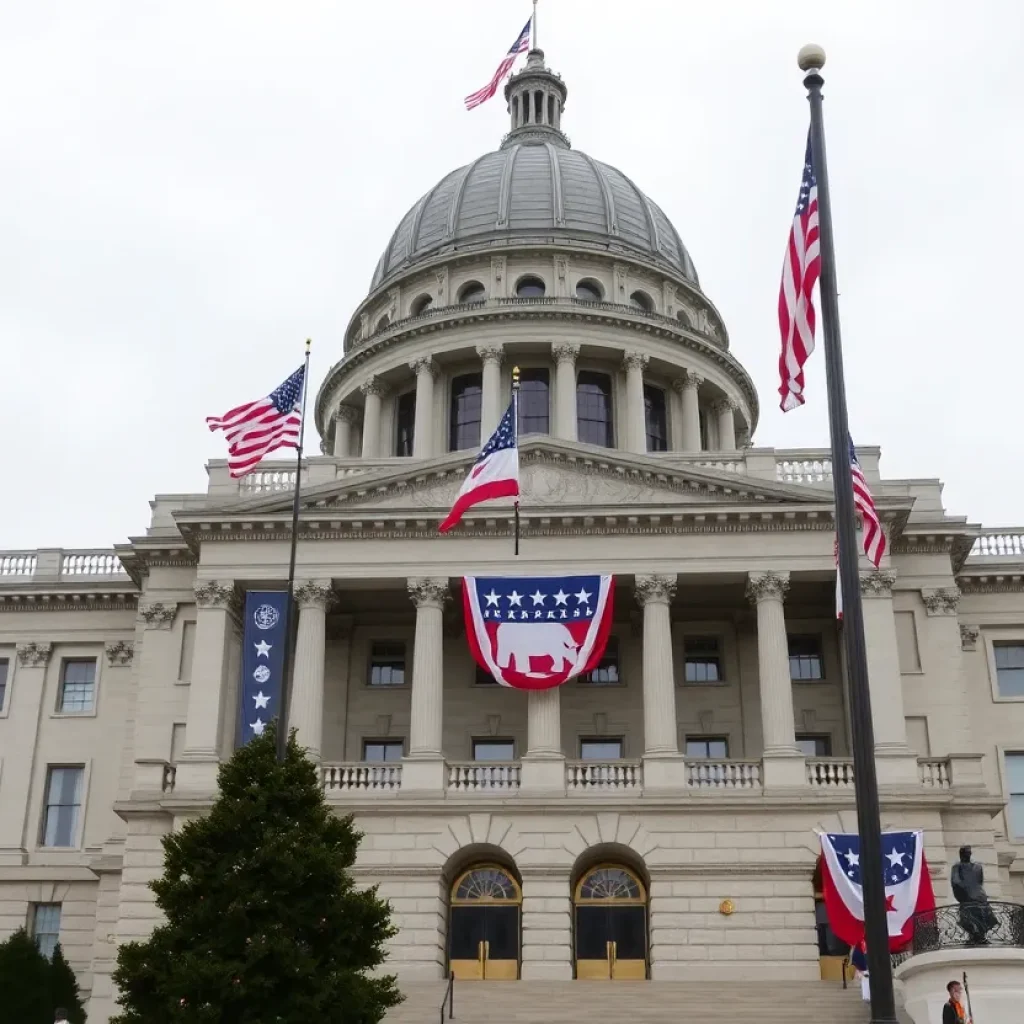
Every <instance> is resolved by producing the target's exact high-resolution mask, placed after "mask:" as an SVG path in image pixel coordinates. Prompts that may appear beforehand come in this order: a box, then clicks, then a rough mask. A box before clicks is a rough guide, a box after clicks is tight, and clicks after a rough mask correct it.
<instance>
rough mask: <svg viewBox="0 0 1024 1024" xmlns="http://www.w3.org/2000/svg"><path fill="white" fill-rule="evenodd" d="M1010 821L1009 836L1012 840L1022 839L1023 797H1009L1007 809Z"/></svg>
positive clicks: (1023, 825)
mask: <svg viewBox="0 0 1024 1024" xmlns="http://www.w3.org/2000/svg"><path fill="white" fill-rule="evenodd" d="M1007 817H1008V818H1009V819H1010V834H1011V836H1012V837H1013V838H1014V839H1024V796H1011V797H1010V804H1009V807H1008V809H1007Z"/></svg>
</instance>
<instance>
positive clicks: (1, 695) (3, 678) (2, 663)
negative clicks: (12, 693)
mask: <svg viewBox="0 0 1024 1024" xmlns="http://www.w3.org/2000/svg"><path fill="white" fill-rule="evenodd" d="M9 665H10V662H9V661H8V660H7V658H0V711H3V709H4V702H5V701H6V700H7V669H8V666H9Z"/></svg>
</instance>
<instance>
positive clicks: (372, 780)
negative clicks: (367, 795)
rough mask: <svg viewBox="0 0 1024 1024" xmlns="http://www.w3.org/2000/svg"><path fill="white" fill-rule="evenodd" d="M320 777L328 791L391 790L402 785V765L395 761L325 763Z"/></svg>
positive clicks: (375, 791)
mask: <svg viewBox="0 0 1024 1024" xmlns="http://www.w3.org/2000/svg"><path fill="white" fill-rule="evenodd" d="M320 779H321V782H322V784H323V788H324V791H325V792H328V793H333V792H345V793H352V792H374V793H381V792H384V791H388V792H391V791H397V790H399V789H400V788H401V786H402V766H401V764H397V763H394V762H392V763H388V762H383V763H373V764H367V763H362V764H359V763H355V762H353V763H349V764H324V765H321V766H320Z"/></svg>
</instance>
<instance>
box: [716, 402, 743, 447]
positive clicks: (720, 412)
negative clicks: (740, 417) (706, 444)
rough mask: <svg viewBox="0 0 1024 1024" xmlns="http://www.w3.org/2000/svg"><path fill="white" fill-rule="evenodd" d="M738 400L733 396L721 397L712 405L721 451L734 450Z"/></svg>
mask: <svg viewBox="0 0 1024 1024" xmlns="http://www.w3.org/2000/svg"><path fill="white" fill-rule="evenodd" d="M739 407H740V406H739V402H737V401H736V400H735V399H733V398H722V399H720V400H719V401H717V402H716V403H715V404H714V406H713V407H712V411H713V412H714V414H715V416H716V417H717V419H718V447H719V449H720V450H721V451H723V452H734V451H736V411H737V410H738V409H739Z"/></svg>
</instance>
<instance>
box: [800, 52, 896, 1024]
mask: <svg viewBox="0 0 1024 1024" xmlns="http://www.w3.org/2000/svg"><path fill="white" fill-rule="evenodd" d="M797 63H798V64H799V66H800V70H801V71H803V72H804V85H805V86H806V87H807V98H808V101H809V103H810V108H811V151H812V154H813V167H814V174H815V178H816V181H817V185H818V226H819V232H820V243H821V279H820V294H821V318H822V321H823V324H822V326H823V335H824V348H825V373H826V379H827V385H828V414H829V431H830V433H831V435H832V481H833V486H834V488H835V501H836V534H837V536H838V539H839V573H840V580H841V585H842V596H843V628H842V635H843V641H844V649H845V652H846V661H847V670H848V672H849V682H850V723H851V731H852V734H853V736H852V738H853V779H854V792H855V796H856V801H857V826H858V831H859V833H860V866H861V878H862V880H863V886H864V937H865V939H866V941H867V947H868V948H867V960H868V976H869V977H870V979H871V1021H872V1024H896V1003H895V995H894V992H893V980H892V962H891V961H890V959H889V927H888V921H887V918H886V901H885V883H884V876H883V873H882V824H881V816H880V811H879V804H878V779H877V777H876V774H875V750H874V747H875V737H874V729H873V728H872V724H871V694H870V692H869V690H868V666H867V648H866V646H865V643H864V614H863V608H862V607H861V595H860V573H859V571H858V565H857V562H858V554H857V530H856V519H855V511H854V503H853V474H852V467H851V465H850V425H849V417H848V415H847V409H846V383H845V380H844V376H843V351H842V340H841V337H840V331H839V296H838V291H837V286H836V258H835V249H834V242H833V234H832V204H831V201H830V198H829V191H828V168H827V165H826V162H825V124H824V118H823V114H822V95H821V87H822V85H823V84H824V80H823V79H822V77H821V74H820V72H821V69H822V68H823V67H824V66H825V51H824V50H823V49H822V48H821V47H820V46H814V45H808V46H805V47H803V49H801V51H800V54H799V56H798V58H797Z"/></svg>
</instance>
